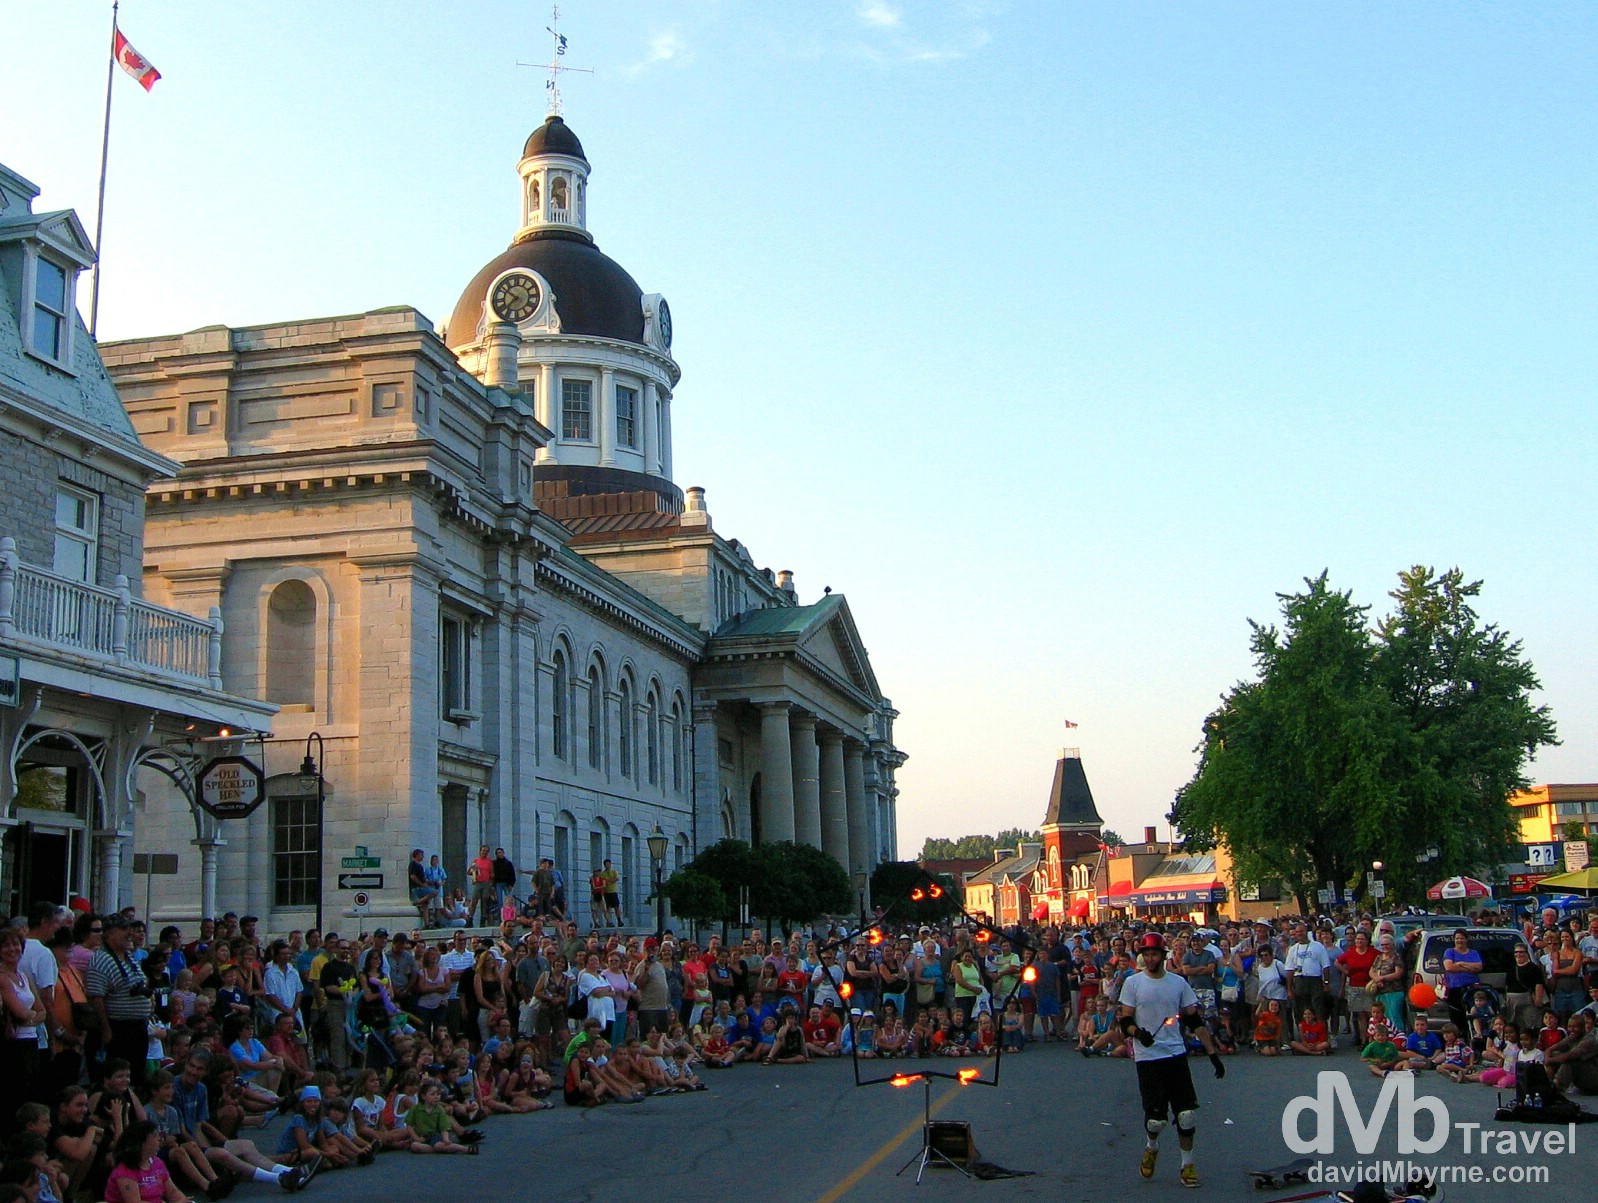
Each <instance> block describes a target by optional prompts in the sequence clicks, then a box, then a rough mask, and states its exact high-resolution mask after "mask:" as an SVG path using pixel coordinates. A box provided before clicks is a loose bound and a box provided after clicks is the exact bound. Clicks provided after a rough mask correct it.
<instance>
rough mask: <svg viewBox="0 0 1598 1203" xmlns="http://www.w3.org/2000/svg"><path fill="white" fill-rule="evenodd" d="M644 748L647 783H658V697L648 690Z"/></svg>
mask: <svg viewBox="0 0 1598 1203" xmlns="http://www.w3.org/2000/svg"><path fill="white" fill-rule="evenodd" d="M644 722H645V724H646V726H645V728H644V748H645V755H646V757H647V764H648V768H649V784H650V785H659V784H660V699H659V698H657V697H656V696H655V691H654V690H653V689H651V690H650V691H649V703H648V706H647V707H646V709H645V711H644Z"/></svg>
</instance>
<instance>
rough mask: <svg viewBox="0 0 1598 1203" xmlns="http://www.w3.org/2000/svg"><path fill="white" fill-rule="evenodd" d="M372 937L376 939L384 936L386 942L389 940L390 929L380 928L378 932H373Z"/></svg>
mask: <svg viewBox="0 0 1598 1203" xmlns="http://www.w3.org/2000/svg"><path fill="white" fill-rule="evenodd" d="M372 935H373V936H374V937H376V936H382V937H383V939H385V940H386V939H388V928H386V927H380V928H378V929H377V930H376V931H375V932H373V933H372Z"/></svg>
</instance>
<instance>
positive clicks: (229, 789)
mask: <svg viewBox="0 0 1598 1203" xmlns="http://www.w3.org/2000/svg"><path fill="white" fill-rule="evenodd" d="M195 792H196V793H197V794H198V795H199V796H198V797H197V798H196V799H195V801H196V802H198V803H199V804H200V808H201V809H202V810H204V811H205V812H206V813H207V814H209V815H210V816H211V817H212V818H214V819H242V818H245V817H247V816H248V815H249V814H250V813H251V812H253V811H254V810H255V808H256V807H257V806H259V805H260V804H261V803H262V802H263V801H264V800H265V799H266V776H265V775H264V774H263V773H262V772H261V770H260V768H259V767H258V766H257V765H256V764H255V763H254V762H253V761H250V760H246V759H245V758H244V757H243V756H218V757H217V758H216V759H215V760H213V761H211V763H210V764H208V765H206V766H205V768H203V769H201V770H200V776H199V780H198V781H197V783H196V786H195Z"/></svg>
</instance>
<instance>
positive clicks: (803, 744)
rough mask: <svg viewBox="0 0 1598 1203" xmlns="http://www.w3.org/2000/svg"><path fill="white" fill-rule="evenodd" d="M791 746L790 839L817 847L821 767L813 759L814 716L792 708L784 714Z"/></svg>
mask: <svg viewBox="0 0 1598 1203" xmlns="http://www.w3.org/2000/svg"><path fill="white" fill-rule="evenodd" d="M788 738H789V740H790V741H791V742H792V745H793V838H794V839H795V840H796V841H797V842H798V843H801V844H809V845H810V846H811V847H812V848H819V847H821V767H820V765H819V764H818V762H817V756H816V752H817V748H816V716H815V715H813V714H810V713H809V712H807V711H804V710H793V711H790V712H789V716H788Z"/></svg>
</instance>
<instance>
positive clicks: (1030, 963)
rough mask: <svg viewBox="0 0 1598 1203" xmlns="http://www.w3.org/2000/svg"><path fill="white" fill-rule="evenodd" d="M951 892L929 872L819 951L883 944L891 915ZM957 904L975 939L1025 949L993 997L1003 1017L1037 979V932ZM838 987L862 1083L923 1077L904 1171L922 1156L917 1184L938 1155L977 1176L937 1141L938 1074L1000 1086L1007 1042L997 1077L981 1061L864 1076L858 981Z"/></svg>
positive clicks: (902, 1084)
mask: <svg viewBox="0 0 1598 1203" xmlns="http://www.w3.org/2000/svg"><path fill="white" fill-rule="evenodd" d="M946 893H947V891H946V890H945V889H944V887H943V886H942V885H941V884H940V883H939V882H938V881H937V879H936V878H934V877H933V876H932V875H931V874H930V873H926V872H923V874H922V880H921V881H919V882H917V883H916V885H915V886H913V887H912V888H911V889H910V891H909V893H908V894H906V895H904V896H903V897H901V898H896V899H894V900H893V901H892V902H891V903H889V905H888V906H887V907H886V908H884V909H883V911H882V913H881V914H880V915H878V916H877V919H876V921H875V922H873V923H869V924H867V925H866V926H864V927H860V928H857V929H856V930H854V931H850V932H845V933H844V934H843V935H841V936H836V937H834V938H833V939H831V940H828V941H827V942H826V943H825V944H823V945H821V946H820V947H819V949H818V950H817V951H818V953H820V952H827V951H829V950H832V951H836V950H837V949H838V948H840V947H842V946H846V945H850V944H853V943H854V941H855V940H856V939H857V938H858V937H860V936H862V935H863V936H865V937H866V940H867V942H868V943H870V944H871V945H872V946H873V947H874V946H876V945H878V944H881V943H882V942H883V940H885V939H887V938H889V937H888V933H887V932H886V931H885V930H884V929H885V928H886V926H887V924H888V921H889V919H890V917H891V916H892V915H893V913H894V911H895V910H896V909H897V908H898V907H900V906H901V905H903V904H904V903H907V902H922V901H925V900H926V899H929V898H942V897H943V896H944V895H945V894H946ZM954 905H955V906H956V907H957V908H958V909H959V912H960V914H961V915H962V916H964V918H965V922H966V925H967V926H968V927H970V928H972V929H973V935H972V940H973V942H974V943H976V944H977V945H978V946H979V948H986V946H987V945H989V944H991V943H992V942H993V940H994V939H995V938H998V939H1003V940H1008V941H1010V944H1011V946H1012V947H1014V948H1015V949H1016V950H1017V951H1018V952H1020V953H1021V955H1022V968H1021V973H1020V974H1019V975H1018V976H1017V977H1016V980H1015V983H1014V985H1012V986H1011V987H1010V992H1009V993H1008V994H1006V995H1005V996H1004V999H1003V1001H1002V1002H1001V1001H1000V1000H999V999H998V998H997V997H995V998H994V999H993V1004H992V1005H993V1008H994V1009H993V1014H994V1017H995V1019H997V1017H998V1016H1000V1015H1002V1014H1003V1013H1004V1011H1005V1010H1006V1009H1007V1008H1008V1007H1009V1005H1010V1000H1011V999H1013V998H1014V997H1015V996H1016V994H1017V993H1018V992H1019V991H1020V989H1021V986H1022V984H1023V983H1026V984H1030V983H1032V982H1035V981H1036V980H1037V977H1038V971H1037V967H1036V964H1035V962H1036V961H1037V956H1038V948H1037V946H1036V945H1035V944H1034V943H1033V942H1032V940H1031V938H1030V937H1028V936H1027V935H1026V934H1025V933H1024V932H1022V931H1021V930H1020V928H1016V929H1015V930H1014V931H1008V932H1007V931H1004V930H1003V929H1001V928H998V927H995V926H994V925H993V924H991V923H987V922H985V921H984V920H981V919H978V918H977V917H976V916H975V915H973V914H972V913H971V912H970V911H968V910H966V909H965V907H964V906H963V905H962V904H961V903H959V902H955V904H954ZM837 990H838V996H839V998H841V999H842V1000H843V1008H842V1010H843V1013H844V1022H846V1023H847V1024H848V1025H849V1059H850V1061H851V1062H852V1063H853V1066H854V1084H855V1085H856V1086H881V1085H882V1084H883V1083H886V1084H888V1085H889V1086H893V1087H895V1088H898V1089H904V1088H906V1087H909V1086H912V1085H914V1084H915V1083H916V1082H920V1083H921V1084H922V1115H923V1116H924V1117H925V1118H924V1119H923V1122H922V1126H921V1148H920V1150H919V1151H918V1152H917V1153H916V1154H915V1156H913V1157H911V1159H910V1160H909V1161H907V1162H906V1163H905V1164H904V1166H903V1167H902V1168H901V1169H900V1170H899V1173H900V1174H902V1173H904V1172H905V1170H908V1169H909V1168H910V1167H911V1166H912V1165H914V1164H915V1163H916V1161H918V1160H919V1161H920V1162H921V1167H920V1169H919V1170H917V1172H916V1185H918V1186H919V1185H920V1184H921V1176H922V1175H923V1174H925V1173H926V1170H927V1166H928V1164H930V1163H931V1162H933V1161H937V1162H940V1163H942V1164H944V1165H948V1166H951V1167H953V1168H954V1169H957V1170H959V1171H960V1172H961V1173H962V1174H965V1176H966V1177H968V1178H969V1177H970V1176H971V1175H970V1172H969V1171H968V1170H967V1169H966V1168H965V1167H964V1166H962V1165H960V1164H959V1163H958V1162H956V1161H953V1160H951V1159H950V1158H949V1157H948V1156H947V1155H946V1154H944V1153H943V1152H942V1151H941V1150H939V1149H936V1148H934V1147H933V1144H932V1079H934V1078H943V1079H946V1080H947V1081H950V1082H956V1083H958V1084H959V1085H961V1086H992V1087H995V1088H996V1087H997V1086H998V1085H999V1073H1000V1071H1001V1070H1002V1068H1003V1066H1004V1051H1003V1048H1002V1046H1001V1047H1000V1048H999V1050H998V1051H996V1052H995V1053H994V1057H993V1076H992V1077H991V1078H987V1077H983V1075H982V1070H981V1069H979V1068H976V1067H967V1068H964V1069H960V1070H956V1071H955V1072H953V1073H950V1072H949V1071H948V1070H943V1069H921V1070H917V1071H916V1072H915V1073H906V1072H904V1071H899V1072H897V1073H892V1074H888V1075H885V1076H882V1077H875V1078H862V1077H861V1076H860V1039H859V1031H858V1029H857V1028H856V1026H855V1021H854V1016H853V1014H851V1007H850V1004H849V1000H850V998H851V997H853V995H854V986H853V984H852V983H851V982H850V981H849V978H848V974H847V973H845V974H844V979H843V981H842V982H841V983H839V984H838V987H837ZM905 1009H906V1010H907V1011H908V1010H909V1007H908V1006H907V1007H906V1008H905ZM901 1018H903V1019H908V1018H909V1017H908V1016H901Z"/></svg>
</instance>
